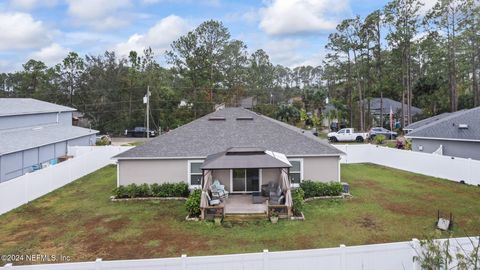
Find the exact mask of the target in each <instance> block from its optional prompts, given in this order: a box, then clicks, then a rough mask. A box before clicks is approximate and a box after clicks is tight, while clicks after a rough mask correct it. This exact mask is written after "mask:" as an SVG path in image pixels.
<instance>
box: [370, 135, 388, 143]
mask: <svg viewBox="0 0 480 270" xmlns="http://www.w3.org/2000/svg"><path fill="white" fill-rule="evenodd" d="M385 139H386V138H385V135H383V134H378V135H376V136H375V138H373V141H374V142H375V143H376V144H383V143H384V142H385Z"/></svg>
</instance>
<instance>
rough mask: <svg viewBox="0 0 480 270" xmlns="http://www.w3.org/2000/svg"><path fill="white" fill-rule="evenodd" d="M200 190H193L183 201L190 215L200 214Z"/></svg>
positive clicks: (196, 215)
mask: <svg viewBox="0 0 480 270" xmlns="http://www.w3.org/2000/svg"><path fill="white" fill-rule="evenodd" d="M201 196H202V191H201V190H200V189H196V190H194V191H193V192H192V193H191V194H190V196H189V197H188V198H187V201H186V202H185V208H186V209H187V212H188V214H189V216H190V217H198V216H199V215H200V199H201Z"/></svg>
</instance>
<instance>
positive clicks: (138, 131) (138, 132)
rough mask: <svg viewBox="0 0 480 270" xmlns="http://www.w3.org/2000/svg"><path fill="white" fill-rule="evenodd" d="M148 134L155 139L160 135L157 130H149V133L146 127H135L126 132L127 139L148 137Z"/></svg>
mask: <svg viewBox="0 0 480 270" xmlns="http://www.w3.org/2000/svg"><path fill="white" fill-rule="evenodd" d="M147 132H148V133H149V135H150V137H155V136H157V135H158V132H157V131H156V130H152V129H149V130H148V131H147V128H146V127H135V128H134V129H127V130H125V136H127V137H147Z"/></svg>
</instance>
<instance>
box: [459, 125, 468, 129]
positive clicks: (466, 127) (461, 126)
mask: <svg viewBox="0 0 480 270" xmlns="http://www.w3.org/2000/svg"><path fill="white" fill-rule="evenodd" d="M458 128H459V129H468V125H467V124H459V125H458Z"/></svg>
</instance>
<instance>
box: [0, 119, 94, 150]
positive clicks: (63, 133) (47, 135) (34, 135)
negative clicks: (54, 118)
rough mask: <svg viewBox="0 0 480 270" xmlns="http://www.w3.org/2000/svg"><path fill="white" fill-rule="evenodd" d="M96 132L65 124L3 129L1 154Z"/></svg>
mask: <svg viewBox="0 0 480 270" xmlns="http://www.w3.org/2000/svg"><path fill="white" fill-rule="evenodd" d="M96 133H98V131H96V130H90V129H86V128H81V127H76V126H65V125H46V126H40V127H29V128H18V129H7V130H2V131H0V156H1V155H4V154H8V153H13V152H18V151H22V150H26V149H30V148H34V147H38V146H42V145H47V144H51V143H55V142H61V141H66V140H70V139H75V138H79V137H83V136H87V135H92V134H96Z"/></svg>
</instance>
